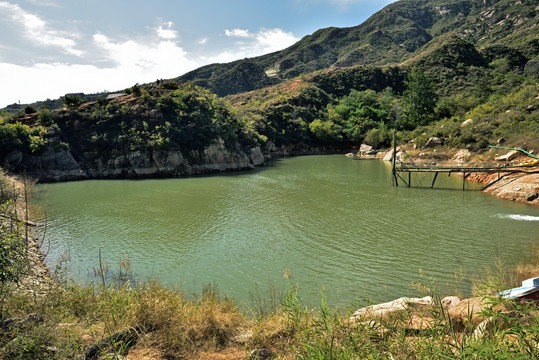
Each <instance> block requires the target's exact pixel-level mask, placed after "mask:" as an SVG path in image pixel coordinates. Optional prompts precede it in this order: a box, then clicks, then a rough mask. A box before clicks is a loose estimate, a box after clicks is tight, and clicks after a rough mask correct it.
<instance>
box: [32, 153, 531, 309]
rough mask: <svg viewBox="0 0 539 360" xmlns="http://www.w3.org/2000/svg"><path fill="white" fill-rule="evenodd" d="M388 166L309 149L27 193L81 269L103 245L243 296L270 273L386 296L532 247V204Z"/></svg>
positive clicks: (141, 270)
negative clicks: (210, 171)
mask: <svg viewBox="0 0 539 360" xmlns="http://www.w3.org/2000/svg"><path fill="white" fill-rule="evenodd" d="M390 171H391V170H390V168H389V166H388V165H387V164H385V163H383V162H381V161H353V160H350V159H347V158H345V157H344V156H310V157H297V158H290V159H285V160H279V161H276V162H274V163H272V164H271V165H270V166H268V167H266V168H262V169H259V170H256V171H253V172H249V173H241V174H239V173H238V174H228V175H221V176H211V177H198V178H189V179H167V180H143V181H131V180H126V181H84V182H72V183H62V184H46V185H40V186H38V194H37V197H38V200H39V201H40V202H41V204H42V205H43V207H44V209H45V212H46V213H47V217H48V219H49V221H50V223H49V227H48V235H47V236H48V239H49V240H50V241H51V245H52V252H51V255H50V256H49V261H50V263H51V264H54V262H55V261H57V260H58V259H59V258H60V256H61V255H62V254H64V253H68V254H69V256H70V257H69V258H70V260H69V264H68V265H69V269H70V270H71V275H72V276H74V277H75V278H77V279H79V280H87V279H88V274H91V273H92V271H93V268H94V267H96V264H97V258H98V253H99V249H101V250H102V253H103V255H104V257H106V259H107V260H108V262H109V266H110V267H112V268H113V267H114V266H116V265H115V264H116V259H119V258H120V257H121V256H127V257H129V259H130V261H131V264H132V268H133V270H134V271H135V272H136V273H137V274H138V275H140V276H142V277H157V278H159V279H161V280H162V281H164V282H167V283H168V284H184V286H186V287H194V286H197V287H200V286H201V285H202V284H205V283H210V282H214V281H215V282H216V283H217V284H218V285H219V287H220V289H221V290H222V291H224V292H227V293H229V294H231V295H232V296H235V297H238V298H240V299H244V300H245V299H248V290H249V288H253V287H254V284H255V283H258V284H260V285H261V286H262V287H264V286H265V285H267V284H268V283H269V282H270V281H271V282H275V283H276V284H277V285H278V286H281V287H285V286H290V285H293V284H296V283H297V284H299V286H300V294H301V295H302V296H303V298H304V299H305V300H306V301H307V302H309V303H317V302H318V301H319V299H320V291H321V290H322V288H324V289H325V291H326V297H327V299H328V300H329V301H330V303H332V304H341V305H348V304H350V303H351V302H353V301H357V300H361V299H371V300H373V301H385V300H390V299H393V298H397V297H400V296H413V295H417V294H416V293H415V292H414V290H413V289H411V287H410V286H409V285H410V283H411V282H412V281H424V282H425V281H426V282H428V281H430V279H431V278H432V280H434V281H435V282H436V284H437V285H438V286H439V287H441V288H444V287H445V286H446V285H447V284H449V283H455V281H454V273H455V272H459V271H460V270H461V269H462V270H463V271H464V273H465V274H468V275H471V274H478V273H480V272H481V271H483V270H484V268H485V266H488V265H494V264H495V263H496V260H497V258H498V257H501V258H502V259H503V260H504V261H505V262H507V263H515V262H518V261H520V260H526V259H529V258H531V257H532V256H533V255H534V254H536V253H537V251H538V250H539V249H538V245H539V241H538V237H537V233H538V231H537V230H538V224H537V219H539V216H538V215H539V213H538V211H537V209H535V208H533V207H529V206H526V205H522V204H515V203H511V202H506V201H502V200H498V199H495V198H492V197H490V196H488V195H485V194H482V193H480V192H478V191H471V190H468V191H464V192H463V191H461V190H460V189H461V187H462V183H461V180H460V178H458V177H457V178H445V177H444V178H439V179H438V181H437V187H441V188H442V189H439V188H438V189H433V190H430V189H413V188H412V189H409V188H405V187H399V188H394V187H392V186H391V185H390ZM425 183H426V184H429V185H430V181H429V179H425ZM467 187H468V185H467ZM515 214H518V215H515ZM515 220H521V221H515ZM284 268H287V269H290V271H291V273H292V279H291V280H286V279H284V278H283V269H284ZM420 272H422V273H423V274H425V276H424V277H421V276H420ZM469 280H470V278H469V277H468V278H465V279H464V281H462V282H460V280H459V283H458V284H459V285H463V286H465V287H469ZM195 284H196V285H195Z"/></svg>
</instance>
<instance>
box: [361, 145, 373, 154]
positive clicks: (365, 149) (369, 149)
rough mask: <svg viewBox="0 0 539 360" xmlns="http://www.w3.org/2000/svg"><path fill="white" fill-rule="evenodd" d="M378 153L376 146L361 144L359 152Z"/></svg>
mask: <svg viewBox="0 0 539 360" xmlns="http://www.w3.org/2000/svg"><path fill="white" fill-rule="evenodd" d="M377 153H378V150H375V149H374V147H372V146H371V145H367V144H361V146H360V147H359V154H360V155H376V154H377Z"/></svg>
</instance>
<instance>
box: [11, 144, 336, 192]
mask: <svg viewBox="0 0 539 360" xmlns="http://www.w3.org/2000/svg"><path fill="white" fill-rule="evenodd" d="M323 153H327V151H326V150H325V149H322V148H314V147H309V146H305V145H297V146H276V145H275V144H273V143H272V142H267V143H266V144H265V145H264V146H256V147H252V148H249V149H241V148H240V147H239V145H238V146H237V149H235V150H233V149H230V148H228V147H226V146H225V142H224V141H223V139H220V138H219V139H217V140H216V141H215V142H214V143H213V144H211V145H210V146H208V147H206V148H205V149H204V150H199V151H190V152H187V153H184V152H181V151H177V150H168V151H167V150H137V151H130V152H111V153H108V154H106V157H105V156H103V155H98V154H96V153H89V152H87V153H81V152H78V151H76V150H72V151H69V150H62V151H55V150H54V149H52V148H49V149H47V150H46V151H45V152H43V153H41V154H39V155H29V154H23V153H21V152H13V153H11V154H9V156H7V157H6V159H5V162H6V164H5V165H6V166H5V167H6V168H7V169H10V170H12V171H13V172H15V173H19V174H22V173H25V174H27V175H28V176H30V177H31V178H33V179H36V180H37V181H38V182H57V181H70V180H85V179H125V178H157V177H183V176H192V175H200V174H210V173H218V172H225V171H238V170H250V169H253V168H255V167H257V166H263V165H264V164H265V163H267V162H268V161H270V160H272V159H274V158H280V157H285V156H291V155H311V154H323Z"/></svg>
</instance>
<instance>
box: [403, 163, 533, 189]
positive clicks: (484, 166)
mask: <svg viewBox="0 0 539 360" xmlns="http://www.w3.org/2000/svg"><path fill="white" fill-rule="evenodd" d="M538 171H539V164H538V163H537V162H536V161H534V162H530V163H489V162H482V163H464V162H463V163H457V162H436V161H430V162H413V161H398V160H394V166H393V185H394V186H399V181H401V183H404V184H405V185H406V186H407V187H412V186H413V185H412V173H423V174H424V176H423V177H422V178H421V179H420V180H419V182H418V183H417V184H415V186H417V187H419V186H421V184H422V182H423V180H424V178H425V176H426V175H427V174H428V173H433V174H434V178H433V179H432V182H431V184H430V188H431V189H432V188H433V187H434V184H435V183H436V179H437V178H438V175H439V174H440V173H447V174H448V176H450V175H451V173H459V174H462V190H465V188H466V176H467V175H468V174H471V173H490V174H492V173H494V174H496V173H497V174H498V178H497V180H496V181H498V180H499V179H500V178H501V177H502V174H504V175H506V174H510V173H517V172H518V173H522V172H528V173H534V172H538ZM406 174H407V176H406ZM490 185H491V184H488V185H487V187H488V186H490Z"/></svg>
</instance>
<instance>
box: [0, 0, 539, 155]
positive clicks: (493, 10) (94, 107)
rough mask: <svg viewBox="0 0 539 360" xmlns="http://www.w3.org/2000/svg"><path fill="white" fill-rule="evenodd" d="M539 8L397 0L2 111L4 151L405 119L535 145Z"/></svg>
mask: <svg viewBox="0 0 539 360" xmlns="http://www.w3.org/2000/svg"><path fill="white" fill-rule="evenodd" d="M537 8H538V7H537V2H536V1H519V2H517V3H514V2H510V1H506V0H500V1H483V0H481V1H473V0H461V1H452V2H442V1H439V0H431V1H426V0H425V1H419V0H403V1H399V2H396V3H394V4H391V5H389V6H387V7H386V8H384V9H383V10H381V11H380V12H378V13H376V14H374V15H373V16H372V17H371V18H370V19H368V20H367V21H366V22H364V23H363V24H361V25H359V26H356V27H353V28H346V29H338V28H329V29H322V30H319V31H317V32H315V33H314V34H312V35H310V36H307V37H305V38H304V39H302V40H301V41H299V42H298V43H297V44H295V45H293V46H292V47H290V48H288V49H286V50H283V51H280V52H276V53H273V54H268V55H265V56H261V57H258V58H253V59H246V60H240V61H236V62H232V63H229V64H220V65H209V66H205V67H203V68H200V69H198V70H195V71H193V72H191V73H189V74H186V75H184V76H182V77H180V78H178V79H176V80H170V81H168V82H165V83H163V84H160V85H156V84H147V85H141V86H139V85H135V86H133V87H132V88H130V89H126V92H127V93H129V94H130V95H129V96H128V97H119V98H117V99H112V100H107V99H105V98H100V99H99V100H98V101H94V102H88V103H86V104H83V105H82V106H78V105H79V104H78V102H77V101H74V100H77V99H65V100H66V101H65V102H66V106H67V108H65V109H63V110H59V111H58V110H54V111H51V110H47V109H46V108H45V107H43V108H40V107H39V106H37V105H35V106H28V107H27V108H25V109H24V111H21V112H19V113H15V114H7V113H3V114H2V116H1V119H0V135H1V136H0V157H2V159H7V160H9V159H12V158H14V157H18V155H16V154H15V155H14V153H13V152H14V151H16V152H17V151H18V152H22V153H26V154H39V153H40V152H42V151H45V150H47V149H51V148H53V149H54V150H55V151H60V150H62V149H68V148H69V149H71V150H72V152H73V151H74V152H85V153H91V154H93V155H92V156H99V157H104V158H106V157H107V156H110V151H113V152H116V153H125V152H129V151H137V150H154V149H158V150H179V151H182V152H185V153H189V152H190V151H192V150H201V149H203V148H204V147H206V146H208V145H209V144H212V143H213V142H214V141H215V140H216V139H218V138H220V139H223V140H224V142H225V145H226V146H227V148H229V149H240V148H243V149H250V148H251V147H253V146H256V145H261V146H265V145H266V144H267V143H268V142H272V143H273V144H275V145H277V146H291V147H293V148H296V149H302V148H304V149H305V148H307V147H313V146H315V147H318V148H324V149H327V150H346V149H350V148H351V147H355V146H358V145H359V144H361V143H362V142H365V143H367V144H371V145H373V146H375V147H378V148H381V147H387V146H389V145H390V141H391V138H392V131H393V130H392V129H393V128H394V127H395V123H396V121H398V123H399V140H400V141H401V143H402V142H405V141H406V142H413V144H415V145H416V147H422V146H423V144H424V142H426V140H427V139H428V138H429V137H433V136H436V137H440V138H441V139H442V140H443V142H444V144H445V146H446V147H450V148H463V147H465V148H468V149H470V150H472V151H476V152H482V151H484V150H486V149H488V144H493V143H496V142H497V140H498V139H500V138H502V137H503V138H504V139H505V141H507V143H508V144H510V145H512V146H518V147H524V148H528V149H532V150H533V149H535V150H537V149H539V89H538V84H539V31H537V27H538V21H537V10H536V9H537ZM178 82H179V83H178ZM215 94H217V95H215ZM67 100H70V101H67ZM71 100H73V101H71ZM25 113H26V114H25ZM469 119H471V121H468V122H467V123H466V124H467V125H466V126H463V125H462V124H463V123H464V122H465V121H466V120H469ZM7 160H2V163H5V162H6V161H7ZM7 162H8V163H9V161H7Z"/></svg>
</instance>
